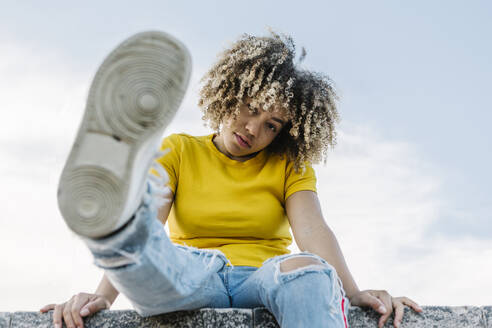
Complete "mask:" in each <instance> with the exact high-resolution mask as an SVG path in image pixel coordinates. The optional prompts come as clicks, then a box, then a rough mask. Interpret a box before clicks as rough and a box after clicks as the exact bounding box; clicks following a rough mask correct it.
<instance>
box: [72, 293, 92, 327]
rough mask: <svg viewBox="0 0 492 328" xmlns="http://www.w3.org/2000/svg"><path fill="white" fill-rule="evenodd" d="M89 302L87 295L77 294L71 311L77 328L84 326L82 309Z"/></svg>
mask: <svg viewBox="0 0 492 328" xmlns="http://www.w3.org/2000/svg"><path fill="white" fill-rule="evenodd" d="M88 301H89V297H87V295H86V294H82V293H81V294H77V295H75V298H74V299H73V303H72V308H71V310H70V312H71V314H72V319H73V321H74V323H75V325H76V326H77V327H83V326H84V320H83V319H82V317H81V316H80V309H81V308H82V307H83V306H84V305H85V304H86V303H87V302H88Z"/></svg>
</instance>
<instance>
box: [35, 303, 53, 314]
mask: <svg viewBox="0 0 492 328" xmlns="http://www.w3.org/2000/svg"><path fill="white" fill-rule="evenodd" d="M55 306H56V304H48V305H45V306H43V307H42V308H41V309H39V311H41V312H43V313H44V312H48V311H49V310H53V309H54V308H55Z"/></svg>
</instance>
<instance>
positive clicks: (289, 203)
mask: <svg viewBox="0 0 492 328" xmlns="http://www.w3.org/2000/svg"><path fill="white" fill-rule="evenodd" d="M285 208H286V212H287V217H288V218H289V223H290V226H291V228H292V232H293V233H294V238H295V240H296V243H297V245H298V246H299V248H300V249H301V250H302V251H308V252H311V253H314V254H317V255H319V256H321V257H322V258H324V259H325V260H326V261H327V262H328V263H330V264H331V265H333V267H334V268H335V270H336V271H337V273H338V275H339V276H340V279H341V280H342V283H343V286H344V289H345V292H346V293H347V297H348V298H349V299H350V303H351V304H352V305H357V306H369V307H372V308H373V309H374V310H376V311H377V312H379V313H380V314H382V316H381V318H380V320H379V323H378V326H379V327H383V325H384V323H385V322H386V321H387V320H388V318H389V316H390V315H391V313H392V312H393V308H394V309H395V319H394V326H395V327H399V325H400V322H401V320H402V318H403V311H404V305H408V306H410V307H411V308H412V309H413V310H415V311H417V312H422V309H421V308H420V306H419V305H418V304H417V303H415V302H414V301H412V300H411V299H409V298H407V297H392V296H391V295H390V294H389V293H388V292H386V291H384V290H382V291H381V290H365V291H360V290H359V288H358V287H357V284H356V283H355V281H354V279H353V277H352V275H351V274H350V271H349V269H348V267H347V264H346V263H345V259H344V258H343V255H342V251H341V250H340V246H339V245H338V242H337V239H336V237H335V234H334V233H333V232H332V231H331V229H330V228H329V227H328V225H327V224H326V223H325V220H324V218H323V215H322V213H321V206H320V204H319V199H318V196H317V194H316V193H314V192H312V191H298V192H295V193H293V194H292V195H291V196H290V197H289V198H287V200H286V204H285ZM387 309H389V311H388V310H387Z"/></svg>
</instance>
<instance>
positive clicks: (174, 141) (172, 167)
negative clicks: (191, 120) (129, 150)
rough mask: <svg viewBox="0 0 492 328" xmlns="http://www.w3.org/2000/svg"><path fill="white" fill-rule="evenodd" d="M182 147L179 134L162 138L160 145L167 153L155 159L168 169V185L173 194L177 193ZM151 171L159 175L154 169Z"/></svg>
mask: <svg viewBox="0 0 492 328" xmlns="http://www.w3.org/2000/svg"><path fill="white" fill-rule="evenodd" d="M181 148H182V147H181V142H180V138H179V135H177V134H171V135H170V136H168V137H166V138H164V139H163V140H162V143H161V147H160V150H161V151H167V153H166V154H165V155H163V156H162V157H159V158H157V159H156V160H155V161H156V162H157V163H159V164H160V165H161V166H162V167H163V168H164V169H165V170H166V172H167V174H168V176H169V182H168V187H169V188H171V190H172V192H173V194H175V193H176V187H177V185H178V179H179V166H180V161H181V155H180V154H181ZM150 173H152V174H154V175H157V176H158V173H157V171H156V170H154V169H151V171H150Z"/></svg>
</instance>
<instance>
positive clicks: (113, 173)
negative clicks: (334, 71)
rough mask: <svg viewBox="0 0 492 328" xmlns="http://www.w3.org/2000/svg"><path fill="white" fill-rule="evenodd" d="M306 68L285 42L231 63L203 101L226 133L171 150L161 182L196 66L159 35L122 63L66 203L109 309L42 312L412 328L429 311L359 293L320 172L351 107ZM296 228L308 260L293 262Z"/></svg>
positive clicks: (68, 178)
mask: <svg viewBox="0 0 492 328" xmlns="http://www.w3.org/2000/svg"><path fill="white" fill-rule="evenodd" d="M294 57H295V52H294V45H293V42H292V40H291V39H290V38H288V37H281V36H279V35H276V34H273V33H272V36H271V37H254V36H249V35H245V36H243V37H241V38H240V39H239V40H238V41H237V42H235V43H234V44H233V45H232V46H231V47H230V48H229V49H227V50H226V51H224V52H223V53H222V54H221V55H220V56H219V59H218V62H217V63H216V64H215V65H214V66H213V67H212V69H211V70H210V71H209V72H208V73H207V74H206V75H205V76H204V78H203V82H204V85H203V88H202V90H201V93H200V96H201V97H200V101H199V105H200V106H201V108H202V110H203V112H204V116H203V118H204V120H206V121H207V122H208V123H209V124H210V126H211V127H212V128H213V129H214V130H215V133H214V134H211V135H208V136H201V137H195V136H189V135H185V134H179V135H171V136H169V137H167V138H165V139H164V141H163V142H162V145H161V150H162V152H161V153H159V155H158V157H157V158H156V160H155V161H153V164H152V168H153V170H152V171H151V173H152V174H151V175H150V176H149V177H150V179H149V182H145V177H144V173H145V172H147V168H148V164H147V163H149V162H150V161H149V158H151V156H152V149H154V148H153V145H154V144H153V140H155V139H156V138H158V137H159V136H160V135H161V134H160V133H161V131H162V129H163V128H164V127H165V126H166V124H167V123H168V122H169V119H170V116H172V114H173V113H174V111H175V110H176V109H177V108H178V106H179V102H180V100H181V97H182V93H183V91H184V90H185V89H186V85H187V81H188V77H189V56H188V53H187V51H186V48H185V47H184V46H183V45H182V44H181V43H180V42H179V41H177V40H175V39H173V38H172V37H170V36H169V35H166V34H163V33H157V32H150V33H141V34H138V35H136V36H134V37H132V38H130V39H129V40H127V41H126V42H124V43H123V44H122V45H120V46H119V47H118V48H117V49H116V50H115V51H114V52H113V53H112V54H110V56H109V57H108V59H106V61H105V62H104V63H103V64H102V66H101V68H100V69H99V71H98V73H97V74H96V77H95V78H94V82H93V85H92V87H91V92H90V93H89V100H88V106H87V111H86V115H85V116H84V120H83V121H82V125H81V128H80V130H79V133H78V135H77V139H76V141H75V145H74V147H73V149H72V152H71V154H70V156H69V158H68V160H67V164H66V166H65V169H64V172H63V174H62V178H61V181H60V188H59V204H60V209H61V212H62V215H63V216H64V218H65V220H66V222H67V224H68V225H69V227H70V228H71V229H72V230H74V231H75V232H76V233H78V234H79V235H80V236H81V237H82V238H83V240H84V241H85V243H86V244H87V246H88V247H89V249H90V250H91V252H92V254H93V255H94V259H95V264H96V265H98V266H99V267H101V268H103V269H104V270H105V275H104V277H103V279H102V281H101V283H100V285H99V287H98V289H97V290H96V292H95V293H94V294H87V293H79V294H77V295H75V296H74V297H72V298H71V299H70V300H69V301H67V302H65V303H62V304H58V305H56V304H50V305H47V306H45V307H44V308H42V309H41V311H42V312H46V311H49V310H52V309H54V314H53V322H54V324H55V326H56V325H58V326H60V325H61V322H62V319H63V320H65V323H66V324H67V326H68V327H75V326H78V327H82V326H83V320H82V317H85V316H88V315H90V314H93V313H95V312H97V311H99V310H101V309H108V308H110V306H111V304H112V303H113V302H114V300H115V298H116V297H117V295H118V294H119V293H120V292H121V293H123V294H125V295H126V296H127V297H128V299H129V300H130V301H131V302H132V304H133V306H134V308H135V309H136V311H137V312H138V313H139V314H141V315H144V316H147V315H154V314H159V313H165V312H171V311H177V310H187V309H195V308H200V307H219V308H220V307H243V308H245V307H261V306H266V307H267V308H268V309H269V310H270V311H271V312H272V313H273V314H274V316H275V317H276V319H277V321H278V322H279V323H280V325H281V326H282V327H307V326H310V327H348V325H347V318H346V314H347V308H348V306H349V304H348V303H349V301H350V304H352V305H356V306H368V307H372V308H373V309H374V310H376V311H377V312H379V313H380V314H381V319H380V321H379V326H380V327H382V326H383V325H384V323H385V322H386V321H387V319H388V318H389V316H390V315H391V313H392V312H393V311H394V312H395V320H394V325H395V327H398V326H399V324H400V322H401V320H402V316H403V308H404V305H408V306H410V307H411V308H413V309H414V310H415V311H418V312H420V311H422V309H421V308H420V307H419V306H418V305H417V304H416V303H415V302H413V301H412V300H410V299H408V298H406V297H392V296H391V295H390V294H388V293H387V292H386V291H379V290H365V291H360V290H359V289H358V287H357V285H356V283H355V281H354V279H353V278H352V276H351V274H350V272H349V270H348V268H347V265H346V263H345V261H344V258H343V255H342V253H341V250H340V248H339V245H338V243H337V240H336V238H335V236H334V234H333V232H332V231H331V230H330V228H329V227H328V226H327V225H326V223H325V220H324V218H323V216H322V213H321V209H320V205H319V200H318V197H317V194H316V178H315V174H314V171H313V169H312V167H311V164H313V163H318V162H319V161H321V160H322V159H325V157H326V153H327V149H328V147H329V146H333V145H334V144H335V123H336V122H337V120H338V114H337V110H336V104H335V100H336V95H335V93H334V90H333V88H332V86H331V83H330V80H329V79H328V78H327V77H324V76H322V75H320V74H316V73H313V72H309V71H305V70H301V69H299V68H298V67H297V66H296V65H295V63H294ZM122 58H123V59H122ZM149 58H151V59H149ZM146 65H150V66H149V67H147V66H146ZM115 67H116V68H115ZM159 69H160V70H161V74H156V73H155V71H156V70H157V71H158V70H159ZM115 72H117V73H115ZM141 72H144V73H141ZM145 72H149V73H148V74H147V75H146V77H145V78H139V77H137V75H138V74H146V73H145ZM142 81H143V82H142ZM108 85H109V87H108ZM111 85H116V87H113V88H112V87H111ZM121 86H123V87H121ZM120 87H121V88H122V89H121V90H120V89H119V88H120ZM109 89H111V90H109ZM115 90H119V91H115ZM163 90H164V91H163ZM164 102H167V103H166V104H165V103H164ZM165 152H167V153H165ZM122 163H123V164H122ZM142 163H145V165H144V164H142ZM164 180H166V181H168V182H167V185H166V186H163V184H164V182H163V181H164ZM128 181H129V182H128ZM106 185H107V187H105V186H106ZM156 218H159V219H160V221H161V223H160V222H158V220H156ZM166 221H167V222H168V223H169V230H170V237H168V236H167V235H166V234H165V232H164V229H163V226H162V223H166ZM289 228H291V229H292V232H293V234H294V237H295V240H296V242H297V245H298V246H299V248H300V249H301V250H302V251H303V252H302V253H300V254H288V253H289V251H288V250H287V246H288V245H289V244H290V243H291V241H292V237H291V235H290V232H289ZM347 298H348V299H347Z"/></svg>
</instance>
